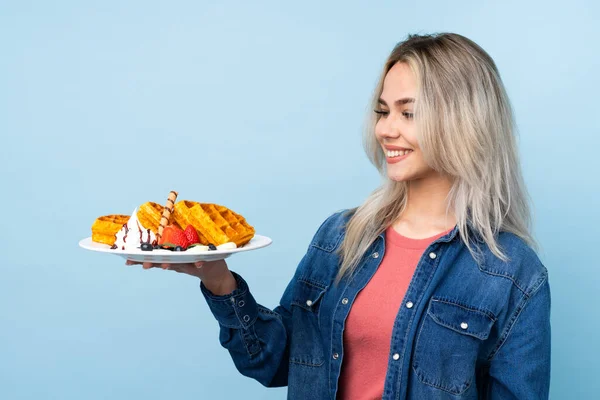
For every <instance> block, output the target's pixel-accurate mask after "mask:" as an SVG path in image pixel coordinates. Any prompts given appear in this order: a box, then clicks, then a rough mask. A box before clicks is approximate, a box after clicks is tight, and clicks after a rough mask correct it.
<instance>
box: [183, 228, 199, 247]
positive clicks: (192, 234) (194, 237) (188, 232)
mask: <svg viewBox="0 0 600 400" xmlns="http://www.w3.org/2000/svg"><path fill="white" fill-rule="evenodd" d="M183 233H184V234H185V237H186V238H187V241H188V243H189V244H190V245H192V244H197V243H200V237H199V236H198V232H197V231H196V228H194V227H193V226H192V225H188V226H187V228H185V231H183Z"/></svg>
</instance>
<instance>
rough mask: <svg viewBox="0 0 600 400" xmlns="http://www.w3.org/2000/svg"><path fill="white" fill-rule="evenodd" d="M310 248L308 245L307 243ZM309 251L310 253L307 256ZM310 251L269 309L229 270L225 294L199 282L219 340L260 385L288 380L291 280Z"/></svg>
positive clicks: (330, 221) (324, 227)
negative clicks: (230, 283) (230, 282)
mask: <svg viewBox="0 0 600 400" xmlns="http://www.w3.org/2000/svg"><path fill="white" fill-rule="evenodd" d="M341 214H342V212H337V213H334V214H333V215H331V216H329V218H327V219H326V220H325V221H323V223H322V224H321V226H320V227H319V229H318V230H317V232H316V233H315V235H314V237H313V239H312V240H313V242H314V240H315V239H316V238H317V237H318V235H326V234H327V233H328V232H329V228H330V227H332V226H336V223H337V221H338V217H339V216H340V215H341ZM309 250H310V246H309ZM311 254H312V256H311ZM314 254H315V253H314V252H313V253H310V251H307V252H306V254H305V255H304V257H303V258H302V260H301V261H300V264H299V265H298V267H297V269H296V273H295V275H294V277H293V278H292V280H291V281H290V283H289V284H288V286H287V288H286V289H285V291H284V293H283V296H282V297H281V300H280V304H279V306H277V307H276V308H275V309H273V310H270V309H268V308H266V307H263V306H261V305H260V304H257V303H256V300H254V297H253V296H252V294H251V293H250V290H249V288H248V285H247V283H246V281H244V279H243V278H242V277H241V276H239V275H238V274H236V273H233V275H234V277H235V279H236V281H237V288H236V289H235V290H234V291H233V292H232V293H230V294H228V295H225V296H215V295H214V294H212V293H211V292H210V291H209V290H208V289H206V287H205V286H204V285H203V284H202V283H201V284H200V288H201V290H202V294H203V295H204V297H205V299H206V301H207V303H208V306H209V308H210V310H211V312H212V313H213V315H214V317H215V318H216V319H217V322H218V323H219V326H220V328H221V329H220V333H219V340H220V342H221V345H222V346H223V347H225V348H226V349H227V350H228V351H229V353H230V355H231V358H232V359H233V362H234V364H235V366H236V368H237V369H238V371H239V372H240V373H241V374H242V375H245V376H248V377H250V378H254V379H256V380H257V381H258V382H260V383H261V384H262V385H264V386H269V387H276V386H286V385H287V384H288V367H289V344H290V337H291V334H290V333H291V330H292V308H291V303H292V297H293V291H294V288H295V286H296V285H295V282H296V281H297V278H298V277H299V276H302V275H303V274H304V273H305V272H306V269H308V268H311V265H312V264H313V263H314V258H313V257H314Z"/></svg>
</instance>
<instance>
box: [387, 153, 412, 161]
mask: <svg viewBox="0 0 600 400" xmlns="http://www.w3.org/2000/svg"><path fill="white" fill-rule="evenodd" d="M412 152H413V151H412V150H386V151H385V155H386V156H387V157H386V160H387V162H388V163H389V164H394V163H397V162H400V161H402V160H404V159H405V158H406V157H408V156H409V155H410V153H412Z"/></svg>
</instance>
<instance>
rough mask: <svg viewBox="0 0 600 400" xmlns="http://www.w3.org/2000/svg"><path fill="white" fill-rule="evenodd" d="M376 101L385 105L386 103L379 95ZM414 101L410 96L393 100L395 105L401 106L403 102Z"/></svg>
mask: <svg viewBox="0 0 600 400" xmlns="http://www.w3.org/2000/svg"><path fill="white" fill-rule="evenodd" d="M378 102H379V104H381V105H384V106H387V103H386V102H385V100H383V99H382V98H381V97H380V98H379V100H378ZM414 102H415V99H413V98H412V97H403V98H401V99H398V100H396V101H394V104H395V105H397V106H402V105H404V104H409V103H414Z"/></svg>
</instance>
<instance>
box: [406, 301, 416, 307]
mask: <svg viewBox="0 0 600 400" xmlns="http://www.w3.org/2000/svg"><path fill="white" fill-rule="evenodd" d="M413 306H414V304H413V302H412V301H409V302H407V303H406V308H413Z"/></svg>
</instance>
